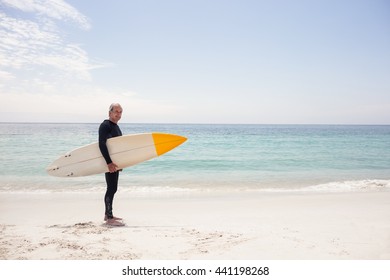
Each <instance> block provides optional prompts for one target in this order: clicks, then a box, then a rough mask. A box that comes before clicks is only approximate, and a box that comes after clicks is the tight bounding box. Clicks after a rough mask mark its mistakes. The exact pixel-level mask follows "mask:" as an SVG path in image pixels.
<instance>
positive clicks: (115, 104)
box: [108, 103, 122, 112]
mask: <svg viewBox="0 0 390 280" xmlns="http://www.w3.org/2000/svg"><path fill="white" fill-rule="evenodd" d="M115 107H121V108H122V106H121V105H120V104H119V103H112V104H111V105H110V108H109V109H108V111H109V112H112V111H114V108H115Z"/></svg>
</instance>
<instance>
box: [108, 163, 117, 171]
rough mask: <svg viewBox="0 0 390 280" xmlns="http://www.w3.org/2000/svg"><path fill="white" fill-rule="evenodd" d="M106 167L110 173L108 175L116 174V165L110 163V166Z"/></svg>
mask: <svg viewBox="0 0 390 280" xmlns="http://www.w3.org/2000/svg"><path fill="white" fill-rule="evenodd" d="M107 167H108V171H110V173H114V172H117V171H118V165H116V164H115V163H113V162H111V163H110V164H108V165H107Z"/></svg>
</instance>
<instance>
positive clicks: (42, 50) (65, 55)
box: [0, 0, 105, 80]
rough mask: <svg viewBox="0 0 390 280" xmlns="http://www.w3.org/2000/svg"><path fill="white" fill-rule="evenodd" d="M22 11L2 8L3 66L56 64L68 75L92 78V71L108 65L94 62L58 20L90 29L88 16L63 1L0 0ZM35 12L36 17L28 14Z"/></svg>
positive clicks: (0, 60)
mask: <svg viewBox="0 0 390 280" xmlns="http://www.w3.org/2000/svg"><path fill="white" fill-rule="evenodd" d="M0 1H1V2H2V3H3V4H5V5H7V6H8V7H11V8H14V9H18V10H19V11H22V12H21V13H20V12H19V13H16V14H17V15H16V16H15V13H10V14H12V15H8V14H6V13H5V12H2V11H0V69H1V68H2V69H1V70H2V71H6V72H11V70H12V69H24V70H25V69H33V71H32V73H33V72H34V71H35V70H34V67H41V66H43V67H47V66H49V67H53V69H55V70H57V71H61V72H62V73H60V74H59V75H63V74H66V75H68V76H73V77H76V78H81V79H84V80H90V79H91V74H90V70H91V69H94V68H98V67H104V66H105V65H103V64H100V63H94V62H91V59H90V58H89V56H88V53H87V52H86V51H85V50H84V49H83V48H82V47H81V46H80V45H79V44H77V43H74V42H68V41H67V40H66V38H65V37H64V36H63V32H62V30H61V29H60V27H59V25H58V24H57V23H56V21H55V20H57V21H69V20H71V21H73V22H76V23H77V24H78V26H79V27H81V28H83V29H89V28H90V25H89V23H88V20H87V18H86V17H85V16H84V15H82V14H80V13H79V12H78V11H77V10H76V9H74V8H73V7H72V6H70V5H68V4H66V3H65V2H63V1H60V0H55V1H54V0H52V1H43V0H41V1H38V0H35V1H33V0H28V1H26V0H25V1H16V0H0ZM25 13H32V14H33V16H35V17H33V18H32V17H31V16H29V14H27V15H26V14H25Z"/></svg>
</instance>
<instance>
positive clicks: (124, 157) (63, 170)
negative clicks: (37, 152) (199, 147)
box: [46, 132, 187, 177]
mask: <svg viewBox="0 0 390 280" xmlns="http://www.w3.org/2000/svg"><path fill="white" fill-rule="evenodd" d="M186 140H187V138H186V137H183V136H180V135H175V134H168V133H157V132H154V133H140V134H129V135H124V136H119V137H114V138H110V139H108V140H107V148H108V151H109V154H110V157H111V159H112V161H113V162H114V163H116V164H117V165H118V168H119V169H123V168H126V167H129V166H133V165H136V164H138V163H141V162H144V161H147V160H150V159H152V158H156V157H158V156H161V155H163V154H165V153H167V152H169V151H170V150H172V149H174V148H176V147H177V146H179V145H181V144H182V143H184V142H185V141H186ZM46 171H47V173H48V174H49V175H51V176H56V177H80V176H89V175H93V174H99V173H105V172H108V167H107V163H106V161H105V160H104V158H103V156H102V154H101V152H100V149H99V143H97V142H96V143H92V144H89V145H86V146H83V147H80V148H77V149H75V150H72V151H70V152H68V153H66V154H64V155H62V156H60V157H59V158H58V159H56V160H55V161H54V162H53V163H52V164H50V165H49V166H48V167H47V168H46Z"/></svg>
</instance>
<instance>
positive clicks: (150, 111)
mask: <svg viewBox="0 0 390 280" xmlns="http://www.w3.org/2000/svg"><path fill="white" fill-rule="evenodd" d="M0 100H1V102H0V121H37V122H40V121H45V122H100V121H101V120H102V119H104V118H106V117H107V108H108V106H109V104H110V103H112V102H119V103H121V104H122V106H123V109H124V114H123V118H122V122H158V123H161V122H168V123H260V124H268V123H271V124H278V123H292V124H302V123H309V124H312V123H318V124H390V2H388V1H385V0H383V1H379V0H363V1H359V0H357V1H352V0H351V1H349V0H345V1H342V0H338V1H332V0H327V1H325V0H324V1H314V0H313V1H299V0H298V1H287V0H279V1H271V0H269V1H266V0H258V1H254V0H253V1H251V0H236V1H232V0H208V1H206V0H196V1H195V0H181V1H180V0H168V1H163V0H159V1H158V0H155V1H150V0H139V1H133V0H128V1H123V0H111V1H96V0H71V1H63V0H51V1H49V0H24V1H17V0H0Z"/></svg>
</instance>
